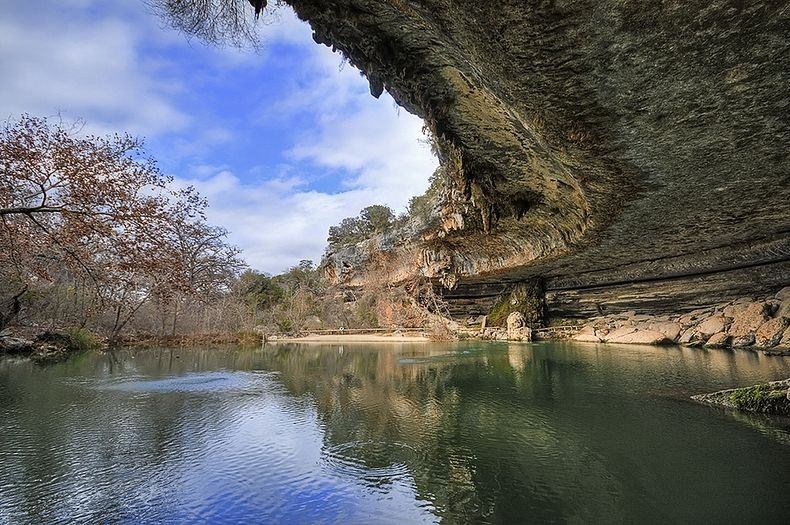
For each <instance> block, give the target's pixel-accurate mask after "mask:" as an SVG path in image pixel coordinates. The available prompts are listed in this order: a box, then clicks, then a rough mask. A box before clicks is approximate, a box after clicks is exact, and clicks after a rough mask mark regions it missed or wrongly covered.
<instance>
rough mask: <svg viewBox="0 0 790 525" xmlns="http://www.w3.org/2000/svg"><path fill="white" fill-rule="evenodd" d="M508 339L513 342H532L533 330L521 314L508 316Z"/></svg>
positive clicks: (516, 313) (512, 313)
mask: <svg viewBox="0 0 790 525" xmlns="http://www.w3.org/2000/svg"><path fill="white" fill-rule="evenodd" d="M507 338H508V339H509V340H511V341H531V340H532V329H531V328H530V327H529V326H528V325H527V318H526V317H524V314H522V313H521V312H511V314H510V315H508V316H507Z"/></svg>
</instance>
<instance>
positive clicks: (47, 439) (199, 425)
mask: <svg viewBox="0 0 790 525" xmlns="http://www.w3.org/2000/svg"><path fill="white" fill-rule="evenodd" d="M173 352H174V353H171V351H169V350H162V351H158V350H156V351H153V350H152V351H146V352H137V353H132V352H128V351H122V352H119V353H117V354H114V355H112V354H107V355H102V356H97V355H95V354H92V353H88V354H84V355H82V356H79V357H77V358H76V359H74V360H71V361H69V362H67V363H62V364H58V365H56V366H53V367H51V368H48V369H46V370H40V369H36V368H34V366H33V365H31V364H30V363H29V362H27V363H25V362H16V363H14V362H11V361H0V392H2V405H0V451H14V452H15V453H13V454H7V455H5V454H3V455H2V461H0V479H2V480H3V483H4V484H8V486H9V487H12V488H11V489H9V490H5V489H4V491H3V494H2V495H0V510H2V508H3V507H5V506H11V507H13V508H16V509H18V510H22V511H23V512H24V514H25V519H27V520H30V521H31V522H38V523H48V522H52V521H53V520H54V519H55V518H54V516H53V513H57V515H58V516H61V518H63V519H67V518H68V519H69V520H72V519H73V520H77V519H81V520H86V521H96V522H98V521H105V520H110V521H114V520H116V519H120V518H121V515H120V512H121V510H122V509H124V508H125V509H129V508H130V507H132V506H134V505H135V504H139V505H155V506H159V507H164V508H167V506H168V505H170V504H173V495H172V494H167V493H165V492H162V491H161V489H162V488H164V487H172V488H173V489H174V490H177V489H178V479H177V474H178V473H177V471H174V470H173V468H172V466H173V465H177V464H180V463H181V462H182V460H181V458H182V456H184V455H187V454H189V455H193V456H194V455H197V456H200V455H208V454H210V452H211V451H210V450H207V449H206V444H207V442H209V441H216V436H212V437H210V436H208V435H206V434H205V430H206V429H211V430H216V431H221V429H223V428H226V427H228V426H229V425H230V423H231V422H232V419H233V418H234V407H233V406H228V407H227V410H222V409H218V408H217V407H213V408H212V407H211V406H210V405H211V404H212V403H223V402H225V401H227V400H222V399H219V398H211V397H209V396H194V395H179V394H178V393H175V394H174V393H168V394H167V395H160V394H155V393H140V392H118V391H111V390H102V389H101V388H94V387H93V386H91V387H86V388H80V387H79V386H80V384H82V383H83V382H85V380H84V379H83V378H95V377H100V378H101V377H104V378H107V379H109V378H111V377H112V376H113V375H114V374H118V373H120V372H123V374H124V375H125V376H126V377H129V376H132V377H133V376H148V377H157V376H161V377H166V376H169V375H171V374H173V373H177V374H184V373H187V372H191V371H196V370H200V369H206V370H217V369H220V368H222V366H223V365H222V364H221V363H224V366H228V364H229V363H228V361H231V366H233V365H240V368H242V367H243V366H244V364H245V363H246V364H247V365H248V366H252V362H253V355H252V353H251V352H250V353H239V352H234V353H233V355H231V353H227V354H226V353H223V352H219V353H217V352H214V353H212V352H211V351H206V352H205V353H202V352H196V353H192V352H186V353H185V352H182V351H179V350H174V351H173ZM132 355H134V358H132V357H131V356H132ZM176 356H179V357H176ZM171 357H172V363H173V364H172V366H170V367H168V361H170V359H171ZM91 382H92V381H91ZM11 421H13V422H14V424H13V426H9V425H6V424H3V423H4V422H11ZM20 450H21V451H24V453H20V452H19V451H20ZM0 454H2V452H0ZM141 479H145V480H146V483H145V484H144V485H140V484H139V482H140V480H141ZM132 484H134V485H132ZM146 487H150V490H151V491H152V492H151V493H148V494H147V493H146V490H147V489H146ZM154 491H156V492H154ZM130 498H137V501H135V500H131V501H130Z"/></svg>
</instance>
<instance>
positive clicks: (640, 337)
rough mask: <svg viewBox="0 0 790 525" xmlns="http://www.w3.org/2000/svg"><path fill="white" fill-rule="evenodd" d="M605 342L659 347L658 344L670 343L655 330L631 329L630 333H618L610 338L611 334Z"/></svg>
mask: <svg viewBox="0 0 790 525" xmlns="http://www.w3.org/2000/svg"><path fill="white" fill-rule="evenodd" d="M615 332H616V331H615ZM612 333H614V332H612ZM607 342H609V343H624V344H642V345H660V344H667V343H671V342H672V341H671V340H669V339H667V336H666V335H664V334H663V333H661V332H659V331H657V330H650V329H646V330H638V329H632V331H630V332H623V333H619V334H617V335H616V336H612V334H609V336H608V338H607Z"/></svg>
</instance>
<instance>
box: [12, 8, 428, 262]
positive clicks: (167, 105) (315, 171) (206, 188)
mask: <svg viewBox="0 0 790 525" xmlns="http://www.w3.org/2000/svg"><path fill="white" fill-rule="evenodd" d="M261 32H262V34H263V47H262V49H261V50H259V51H257V52H254V51H250V50H239V49H234V48H218V47H212V46H206V45H204V44H202V43H201V42H198V41H196V40H194V39H189V38H187V37H185V36H184V35H182V34H180V33H178V32H176V31H174V30H172V29H169V28H167V27H166V26H165V24H163V22H162V21H161V20H160V19H158V18H157V17H156V16H154V15H153V14H152V13H151V12H150V9H148V8H147V6H146V5H145V3H144V2H143V0H57V1H56V0H40V1H38V2H25V1H17V0H0V120H6V119H13V118H16V117H18V116H19V115H20V114H21V113H29V114H31V115H35V116H46V117H53V116H54V117H57V116H59V117H60V118H63V119H65V120H66V121H70V120H74V119H83V120H84V122H85V129H86V130H87V131H90V132H93V133H99V134H109V133H122V132H129V133H131V134H133V135H136V136H140V137H143V138H145V146H146V151H147V152H148V153H149V154H151V155H152V156H153V157H154V158H156V159H157V160H158V162H159V166H160V168H161V170H162V171H163V172H164V173H166V174H168V175H172V176H174V177H175V178H176V184H178V185H193V186H195V187H196V188H197V189H198V190H199V191H200V193H201V194H202V195H203V196H204V197H206V199H207V200H208V202H209V210H208V218H209V221H210V222H212V223H213V224H217V225H220V226H223V227H225V228H226V229H228V230H229V232H230V235H229V240H230V242H231V243H233V244H235V245H237V246H238V247H240V248H241V249H242V253H243V257H244V258H245V260H246V261H247V262H248V264H249V265H250V266H251V267H252V268H255V269H257V270H260V271H265V272H268V273H279V272H281V271H283V270H285V269H287V268H288V267H290V266H293V265H295V264H296V263H297V262H298V261H299V260H301V259H312V260H314V261H318V260H319V259H320V258H321V255H322V253H323V250H324V247H325V245H326V236H327V230H328V228H329V226H331V225H333V224H337V223H339V222H340V220H341V219H342V218H344V217H349V216H353V215H356V214H357V213H358V212H359V210H360V209H362V208H363V207H365V206H368V205H371V204H387V205H389V206H391V207H393V208H394V209H395V210H396V211H402V210H403V209H405V206H406V204H407V202H408V200H409V198H410V197H411V196H413V195H418V194H420V193H422V192H423V191H425V189H426V188H427V185H428V177H429V175H430V174H431V173H432V172H433V171H434V169H435V168H436V165H437V163H438V161H437V160H436V159H435V158H434V157H433V156H432V154H431V152H430V148H429V146H428V145H427V143H426V139H425V136H424V135H423V134H422V121H421V120H420V119H419V118H417V117H415V116H414V115H411V114H409V113H408V112H406V111H405V110H403V109H401V108H399V107H398V106H397V105H396V104H395V102H394V101H393V100H392V98H391V97H389V95H387V94H386V93H385V94H384V95H382V96H381V98H379V99H378V100H377V99H374V98H373V97H372V96H370V93H369V90H368V84H367V81H366V80H365V79H364V78H362V77H361V76H360V74H359V71H357V70H356V69H354V68H353V67H352V66H350V65H348V64H344V63H343V61H342V59H341V56H340V55H339V54H335V53H332V51H331V50H330V49H329V48H327V47H325V46H319V45H316V44H315V43H314V42H313V41H312V39H311V37H310V29H309V27H308V26H307V24H305V23H303V22H301V21H299V20H298V19H297V18H296V16H295V15H294V14H293V13H292V12H291V11H289V10H288V9H287V8H283V9H281V10H280V11H279V13H278V14H277V16H276V18H275V19H273V20H268V21H267V22H266V23H265V25H263V24H262V27H261Z"/></svg>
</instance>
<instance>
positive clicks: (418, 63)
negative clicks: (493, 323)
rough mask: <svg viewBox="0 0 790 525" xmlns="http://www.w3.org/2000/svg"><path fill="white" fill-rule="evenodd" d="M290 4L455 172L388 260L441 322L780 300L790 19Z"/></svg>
mask: <svg viewBox="0 0 790 525" xmlns="http://www.w3.org/2000/svg"><path fill="white" fill-rule="evenodd" d="M288 3H289V4H291V5H292V6H293V7H294V9H295V10H296V12H297V14H298V15H299V16H300V17H301V18H303V19H305V20H307V21H309V23H310V24H311V26H312V28H313V30H314V33H315V35H314V38H315V40H316V41H317V42H319V43H323V44H326V45H330V46H333V47H335V48H337V49H339V50H341V51H342V52H343V53H344V54H345V55H346V56H347V57H348V58H349V59H350V61H351V62H352V63H353V64H354V65H356V66H358V67H359V68H360V69H361V70H362V71H364V72H365V74H366V76H367V77H368V79H369V81H370V86H371V93H372V94H373V95H374V96H378V95H379V94H381V92H382V90H384V89H386V90H387V91H389V92H390V93H391V94H392V95H393V96H394V97H395V99H396V100H397V101H398V102H399V103H400V104H401V105H402V106H403V107H405V108H406V109H408V110H409V111H413V112H415V113H417V114H418V115H420V116H422V117H423V118H424V119H425V121H426V123H427V125H428V126H429V128H430V129H431V130H432V131H433V133H434V135H435V136H436V137H437V138H438V142H439V144H440V146H441V147H442V154H443V159H442V160H443V162H444V163H445V165H446V164H448V163H453V164H454V168H453V169H451V170H448V176H447V177H446V184H447V191H446V192H445V194H446V195H448V196H451V198H449V200H448V202H449V203H450V204H451V205H447V206H444V207H442V213H443V214H444V217H442V220H440V221H439V224H440V227H438V228H437V229H436V231H434V232H427V233H424V234H422V235H421V236H419V237H418V238H415V239H414V240H413V241H412V242H411V243H410V244H409V246H408V248H403V247H402V248H400V250H401V252H402V253H408V254H409V256H408V257H402V260H403V261H404V262H403V264H404V265H406V266H405V267H408V269H407V270H406V271H407V273H408V272H413V273H421V274H422V275H425V276H427V277H430V278H433V279H435V280H436V282H437V283H441V285H443V286H444V290H443V292H444V296H445V298H446V299H448V300H449V301H450V303H451V307H452V311H453V312H454V313H456V314H458V315H476V314H485V313H487V311H488V310H489V309H490V308H491V307H492V306H493V305H494V304H495V303H496V302H497V300H499V298H500V297H501V296H502V294H503V293H506V292H507V291H508V290H509V289H510V288H512V287H513V286H515V285H516V284H517V283H518V282H521V281H524V280H528V279H533V278H536V277H537V278H540V279H542V280H543V282H544V289H545V293H546V307H547V311H548V313H549V315H552V316H555V317H586V316H590V315H599V314H602V313H611V312H618V311H626V310H636V311H637V312H640V311H649V312H653V313H655V312H660V311H671V310H678V309H681V310H682V309H688V310H692V309H695V308H699V307H701V306H705V305H711V304H717V303H721V302H724V301H726V300H730V299H733V298H736V297H740V296H744V295H753V296H759V295H767V294H768V293H771V292H772V291H775V290H776V289H778V288H781V287H782V286H783V285H787V284H790V236H788V231H789V230H790V156H788V153H787V152H788V146H790V116H789V115H790V31H788V30H787V28H788V27H790V9H788V7H787V5H786V3H784V2H776V1H753V2H749V1H742V0H737V1H736V0H730V1H722V0H713V1H705V2H702V1H665V2H629V1H623V0H594V1H593V0H590V1H561V0H556V1H530V0H503V1H499V2H479V1H472V0H420V1H406V0H327V1H320V2H319V1H316V0H289V1H288ZM445 204H447V202H446V203H445ZM338 264H342V263H338V262H337V261H336V264H335V266H336V267H337V265H338ZM358 264H364V261H362V262H361V261H356V262H354V263H349V268H351V270H350V271H349V272H347V274H348V275H351V276H352V277H350V279H352V280H353V273H354V271H353V269H354V267H355V266H354V265H358Z"/></svg>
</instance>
